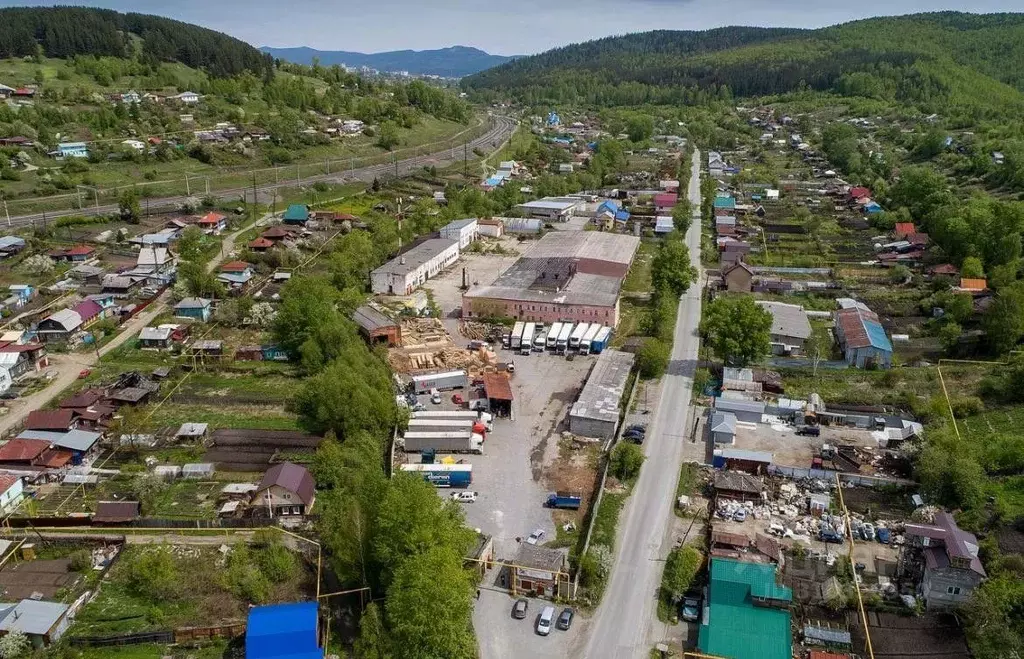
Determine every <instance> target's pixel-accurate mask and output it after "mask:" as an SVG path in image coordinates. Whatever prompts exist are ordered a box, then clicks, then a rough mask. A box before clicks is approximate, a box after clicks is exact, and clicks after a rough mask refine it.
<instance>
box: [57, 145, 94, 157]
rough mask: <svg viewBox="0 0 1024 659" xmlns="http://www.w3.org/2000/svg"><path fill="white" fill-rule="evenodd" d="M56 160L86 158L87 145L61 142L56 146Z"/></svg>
mask: <svg viewBox="0 0 1024 659" xmlns="http://www.w3.org/2000/svg"><path fill="white" fill-rule="evenodd" d="M57 157H58V158H88V157H89V145H87V144H86V143H85V142H61V143H60V144H58V145H57Z"/></svg>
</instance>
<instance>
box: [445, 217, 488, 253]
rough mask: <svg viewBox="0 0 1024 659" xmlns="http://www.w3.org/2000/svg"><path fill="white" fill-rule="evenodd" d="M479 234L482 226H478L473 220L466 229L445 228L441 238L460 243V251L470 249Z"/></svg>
mask: <svg viewBox="0 0 1024 659" xmlns="http://www.w3.org/2000/svg"><path fill="white" fill-rule="evenodd" d="M479 233H480V225H479V224H477V221H476V220H473V221H472V222H471V223H469V224H467V225H466V226H464V227H458V228H448V227H444V228H442V229H441V237H442V238H447V239H448V240H455V241H457V242H458V243H459V249H466V248H467V247H469V244H470V243H471V242H473V241H474V240H476V239H477V236H478V235H479Z"/></svg>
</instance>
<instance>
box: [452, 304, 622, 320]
mask: <svg viewBox="0 0 1024 659" xmlns="http://www.w3.org/2000/svg"><path fill="white" fill-rule="evenodd" d="M462 315H463V317H464V318H477V317H480V316H496V315H497V316H508V317H510V318H515V319H516V320H524V321H527V322H541V323H545V324H548V325H550V324H551V323H555V322H559V321H564V320H571V321H573V322H577V323H601V324H602V325H608V326H609V327H615V326H617V325H618V324H619V303H618V300H616V302H615V306H613V307H604V306H591V305H578V304H555V303H551V302H547V303H537V302H520V301H518V300H505V299H502V298H490V297H463V298H462Z"/></svg>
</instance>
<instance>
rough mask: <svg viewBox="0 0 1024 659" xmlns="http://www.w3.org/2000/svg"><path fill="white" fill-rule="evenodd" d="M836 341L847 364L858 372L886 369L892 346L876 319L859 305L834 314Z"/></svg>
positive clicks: (855, 304) (856, 304)
mask: <svg viewBox="0 0 1024 659" xmlns="http://www.w3.org/2000/svg"><path fill="white" fill-rule="evenodd" d="M835 331H836V339H837V340H838V341H839V347H840V348H842V350H843V357H844V358H845V359H846V363H847V364H849V365H851V366H856V367H857V368H869V367H874V368H889V367H890V366H891V365H892V343H891V342H890V341H889V337H888V336H886V334H885V328H884V327H882V323H881V322H879V320H878V315H877V314H875V312H873V311H871V310H870V309H868V308H867V307H866V306H864V305H863V304H861V303H859V302H858V303H854V304H852V305H850V306H847V307H846V308H845V309H840V310H839V311H837V312H836V328H835Z"/></svg>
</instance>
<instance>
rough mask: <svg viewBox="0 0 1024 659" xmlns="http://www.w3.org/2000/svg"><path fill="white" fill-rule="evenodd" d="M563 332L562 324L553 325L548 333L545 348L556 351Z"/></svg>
mask: <svg viewBox="0 0 1024 659" xmlns="http://www.w3.org/2000/svg"><path fill="white" fill-rule="evenodd" d="M561 332H562V323H552V324H551V330H550V331H549V332H548V338H547V342H546V343H545V347H546V348H547V349H548V350H554V349H555V346H556V345H557V344H558V335H559V334H560V333H561Z"/></svg>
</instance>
